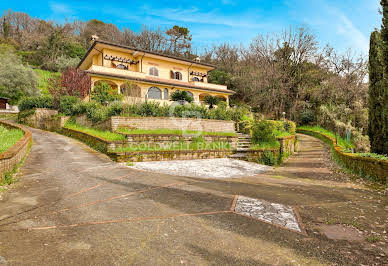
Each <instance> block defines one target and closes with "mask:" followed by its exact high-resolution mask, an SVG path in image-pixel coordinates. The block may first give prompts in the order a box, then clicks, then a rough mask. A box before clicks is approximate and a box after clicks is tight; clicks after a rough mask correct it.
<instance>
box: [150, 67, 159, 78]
mask: <svg viewBox="0 0 388 266" xmlns="http://www.w3.org/2000/svg"><path fill="white" fill-rule="evenodd" d="M149 72H150V75H151V76H159V70H158V69H157V68H156V67H151V68H150V70H149Z"/></svg>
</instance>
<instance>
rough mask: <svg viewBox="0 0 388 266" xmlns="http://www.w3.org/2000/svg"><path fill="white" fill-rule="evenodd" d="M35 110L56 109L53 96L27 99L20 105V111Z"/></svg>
mask: <svg viewBox="0 0 388 266" xmlns="http://www.w3.org/2000/svg"><path fill="white" fill-rule="evenodd" d="M35 108H47V109H54V99H53V97H51V96H32V97H25V98H23V99H22V100H21V101H20V103H19V110H20V111H25V110H32V109H35Z"/></svg>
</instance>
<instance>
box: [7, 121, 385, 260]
mask: <svg viewBox="0 0 388 266" xmlns="http://www.w3.org/2000/svg"><path fill="white" fill-rule="evenodd" d="M31 131H32V132H33V138H34V145H33V147H32V151H31V153H30V155H29V157H28V159H27V160H26V162H25V164H24V166H23V167H22V169H21V171H20V173H19V182H17V183H16V185H15V186H14V188H12V189H11V190H10V191H8V192H4V193H2V200H1V201H0V264H1V263H3V264H6V263H7V264H9V265H16V264H31V265H34V264H39V265H42V264H45V265H46V264H47V265H54V264H55V265H64V264H83V265H88V264H103V265H105V264H109V265H112V264H114V265H121V264H146V265H151V264H152V265H155V264H191V265H197V264H242V265H250V264H252V265H254V264H255V265H257V264H279V265H284V264H294V265H298V264H302V265H304V264H314V265H315V264H352V263H353V264H373V263H375V264H384V263H388V260H387V255H388V254H387V252H388V251H387V241H388V239H387V234H386V230H387V228H386V225H387V213H388V208H387V201H388V200H387V197H386V194H385V192H384V191H377V190H374V189H369V188H367V187H366V186H365V185H363V184H358V183H356V182H354V181H352V180H349V179H348V177H347V176H346V175H344V174H342V173H337V172H336V169H335V168H333V167H332V165H330V161H329V160H328V154H327V151H326V149H325V147H324V145H323V144H322V143H321V142H320V141H318V140H316V139H313V138H311V137H309V136H303V135H301V136H299V139H300V152H299V153H298V154H297V155H295V156H293V157H292V158H291V159H289V160H288V161H287V163H285V164H284V166H282V167H278V168H275V169H273V170H270V171H268V172H265V173H260V174H256V175H251V176H241V177H239V178H207V179H203V178H200V177H185V176H179V175H174V173H170V174H166V173H162V172H148V171H144V170H141V171H140V170H136V169H132V168H130V167H127V166H125V165H121V164H116V163H114V162H112V161H110V160H109V159H108V158H107V157H106V156H104V155H101V154H99V153H98V152H95V151H93V150H91V149H90V148H89V147H87V146H85V145H84V144H82V143H80V142H78V141H76V140H73V139H70V138H67V137H64V136H61V135H58V134H55V133H50V132H44V131H41V130H37V129H31ZM372 232H373V233H372Z"/></svg>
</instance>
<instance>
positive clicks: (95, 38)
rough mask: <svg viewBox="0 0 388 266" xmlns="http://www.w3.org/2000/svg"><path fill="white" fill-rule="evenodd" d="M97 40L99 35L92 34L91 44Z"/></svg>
mask: <svg viewBox="0 0 388 266" xmlns="http://www.w3.org/2000/svg"><path fill="white" fill-rule="evenodd" d="M97 40H98V36H97V35H96V34H94V35H92V36H91V37H90V44H93V43H94V41H97Z"/></svg>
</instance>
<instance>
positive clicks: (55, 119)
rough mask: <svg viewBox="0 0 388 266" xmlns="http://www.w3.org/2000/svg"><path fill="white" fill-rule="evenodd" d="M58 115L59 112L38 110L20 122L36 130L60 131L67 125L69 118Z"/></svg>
mask: <svg viewBox="0 0 388 266" xmlns="http://www.w3.org/2000/svg"><path fill="white" fill-rule="evenodd" d="M57 115H58V111H57V110H52V109H45V108H36V109H35V110H34V113H33V114H31V115H29V116H27V117H24V118H22V119H20V122H21V123H23V124H25V125H28V126H30V127H34V128H40V129H44V130H49V131H58V130H59V129H61V128H62V127H63V126H64V125H65V123H66V121H67V120H68V119H69V117H59V116H57Z"/></svg>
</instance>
